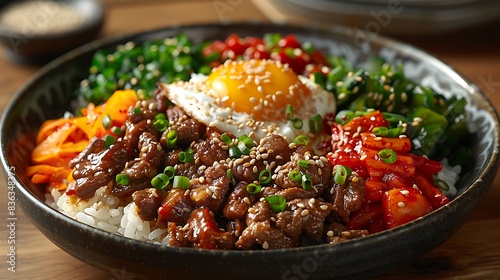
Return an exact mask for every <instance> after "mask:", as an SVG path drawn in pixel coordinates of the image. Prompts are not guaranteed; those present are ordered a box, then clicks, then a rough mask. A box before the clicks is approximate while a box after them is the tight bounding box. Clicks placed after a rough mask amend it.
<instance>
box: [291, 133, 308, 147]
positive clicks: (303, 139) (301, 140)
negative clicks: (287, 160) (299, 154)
mask: <svg viewBox="0 0 500 280" xmlns="http://www.w3.org/2000/svg"><path fill="white" fill-rule="evenodd" d="M293 143H295V144H297V145H307V144H309V137H307V136H306V135H299V136H297V137H295V139H293Z"/></svg>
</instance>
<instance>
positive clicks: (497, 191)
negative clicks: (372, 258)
mask: <svg viewBox="0 0 500 280" xmlns="http://www.w3.org/2000/svg"><path fill="white" fill-rule="evenodd" d="M215 2H217V1H212V0H190V1H180V0H178V1H168V2H167V1H157V0H148V1H139V0H127V1H121V0H120V1H118V0H103V3H105V4H106V8H107V11H108V13H107V15H108V17H107V20H106V23H105V26H104V29H103V34H102V36H115V35H119V34H126V33H132V32H138V31H143V30H148V29H153V28H160V27H165V26H168V25H178V24H190V23H202V22H220V21H271V20H272V19H277V18H281V19H284V20H296V19H295V18H293V17H291V16H290V17H289V16H287V15H286V14H282V13H280V12H279V11H275V13H274V14H272V15H271V16H269V11H266V13H263V12H261V11H260V10H259V8H258V7H260V6H259V5H256V3H257V2H261V1H253V2H252V1H224V0H220V1H219V2H221V3H226V4H227V5H229V6H227V9H226V10H220V9H219V10H217V9H216V7H215V6H214V3H215ZM236 4H237V5H236ZM257 4H258V3H257ZM497 26H498V24H492V25H489V26H484V27H480V28H474V29H471V30H466V31H462V32H460V33H455V34H450V35H446V36H439V37H430V38H401V39H404V40H406V41H409V42H410V43H412V44H414V45H416V46H417V47H420V48H422V49H424V50H426V51H428V52H430V53H432V54H434V55H436V56H437V57H439V58H440V59H442V60H443V61H445V62H447V63H449V64H450V65H452V66H453V67H454V68H455V69H457V71H459V72H460V73H462V74H463V75H464V76H465V77H466V78H468V79H469V80H470V81H471V82H473V83H475V84H477V85H478V86H479V87H480V88H482V89H483V91H484V92H485V94H486V95H487V96H488V97H489V98H490V99H491V102H492V103H493V104H494V106H495V107H496V108H498V109H500V94H498V91H499V90H500V68H499V65H500V52H499V51H498V50H499V49H500V37H499V36H492V34H497V33H496V31H495V30H497ZM3 50H4V49H3V47H0V52H1V53H3ZM38 69H39V67H38V66H33V65H31V66H30V65H20V64H15V63H14V62H12V61H10V60H9V59H8V58H6V57H1V58H0V71H1V72H0V73H1V74H0V108H1V110H2V111H3V109H4V108H5V106H6V104H7V103H8V102H9V100H10V98H11V97H12V95H13V94H14V92H15V91H16V90H17V89H18V88H19V87H21V86H22V84H24V83H25V82H26V81H27V80H28V79H29V78H30V77H31V76H32V75H33V74H34V73H35V72H36V71H37V70H38ZM5 182H6V181H5V176H4V174H0V186H1V188H0V252H1V254H0V255H1V256H2V257H1V258H0V259H1V260H2V261H0V279H68V274H67V273H70V274H69V275H71V279H74V280H77V279H117V277H115V276H114V275H111V274H109V273H107V272H104V271H101V270H99V269H97V268H94V267H91V266H89V265H87V264H85V263H83V262H81V261H79V260H77V259H75V258H73V257H72V256H70V255H69V254H68V253H66V252H64V251H62V250H61V249H59V248H58V247H56V246H55V245H54V244H52V243H51V242H50V241H49V240H48V239H46V238H45V237H44V236H43V235H42V234H41V233H40V232H39V231H38V230H37V229H36V228H35V227H34V226H33V225H32V224H31V223H30V222H29V220H28V218H26V217H25V215H24V214H23V213H22V212H21V211H19V210H18V211H17V214H16V217H17V224H16V254H17V255H16V256H17V262H16V272H15V273H12V272H9V271H8V270H7V264H6V260H7V257H6V254H7V252H8V244H7V238H8V234H9V232H8V229H7V228H6V226H5V224H6V223H7V222H6V219H7V213H6V209H7V198H6V188H5V186H6V184H5ZM498 205H500V175H497V177H496V178H495V181H494V184H493V186H492V188H491V190H490V192H489V193H488V196H487V197H486V198H485V199H484V200H483V201H482V202H481V204H480V205H479V206H478V207H477V209H475V211H474V212H473V213H472V215H471V216H470V218H469V219H468V221H467V222H466V224H465V225H464V226H463V228H462V229H461V230H460V231H459V232H457V233H456V234H455V235H454V236H453V237H452V238H451V239H450V240H448V241H447V242H446V243H445V244H443V245H442V246H440V247H438V248H436V249H435V250H433V251H432V252H430V253H428V254H426V255H424V256H422V257H421V258H419V259H417V260H416V261H414V262H412V263H409V264H407V265H404V266H402V267H400V268H399V269H396V270H394V271H391V272H390V273H388V274H387V275H384V276H382V277H379V278H377V279H423V278H425V279H463V280H468V279H500V238H499V237H500V211H499V208H498Z"/></svg>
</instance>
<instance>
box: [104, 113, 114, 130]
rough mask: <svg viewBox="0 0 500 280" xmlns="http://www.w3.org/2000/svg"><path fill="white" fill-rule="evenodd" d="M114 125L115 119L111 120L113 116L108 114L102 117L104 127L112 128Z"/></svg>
mask: <svg viewBox="0 0 500 280" xmlns="http://www.w3.org/2000/svg"><path fill="white" fill-rule="evenodd" d="M112 125H113V121H112V120H111V117H110V116H109V115H108V114H106V115H104V116H103V117H102V126H103V127H104V129H110V128H111V126H112Z"/></svg>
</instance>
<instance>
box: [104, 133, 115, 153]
mask: <svg viewBox="0 0 500 280" xmlns="http://www.w3.org/2000/svg"><path fill="white" fill-rule="evenodd" d="M115 141H116V138H115V137H114V136H113V135H110V134H106V135H105V136H104V146H105V147H106V149H107V148H109V147H110V146H111V145H113V144H114V143H115Z"/></svg>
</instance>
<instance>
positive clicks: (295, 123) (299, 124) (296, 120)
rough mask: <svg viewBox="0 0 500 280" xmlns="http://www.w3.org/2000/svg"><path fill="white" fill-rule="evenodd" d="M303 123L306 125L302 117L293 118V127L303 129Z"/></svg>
mask: <svg viewBox="0 0 500 280" xmlns="http://www.w3.org/2000/svg"><path fill="white" fill-rule="evenodd" d="M303 125H304V122H302V120H301V119H299V118H294V119H293V120H292V126H293V128H295V129H302V126H303Z"/></svg>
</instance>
